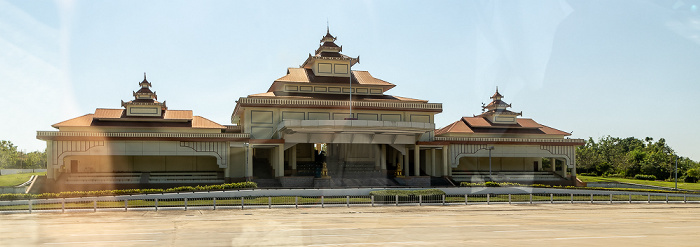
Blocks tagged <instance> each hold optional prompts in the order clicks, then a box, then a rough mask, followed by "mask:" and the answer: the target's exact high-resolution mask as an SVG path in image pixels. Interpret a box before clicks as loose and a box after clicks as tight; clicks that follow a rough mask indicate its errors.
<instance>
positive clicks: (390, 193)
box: [369, 189, 445, 196]
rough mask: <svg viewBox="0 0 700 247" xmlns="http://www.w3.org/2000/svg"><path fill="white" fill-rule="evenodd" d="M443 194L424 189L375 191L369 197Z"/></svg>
mask: <svg viewBox="0 0 700 247" xmlns="http://www.w3.org/2000/svg"><path fill="white" fill-rule="evenodd" d="M444 194H445V192H443V191H442V190H439V189H425V190H375V191H370V192H369V195H371V196H419V195H422V196H432V195H444Z"/></svg>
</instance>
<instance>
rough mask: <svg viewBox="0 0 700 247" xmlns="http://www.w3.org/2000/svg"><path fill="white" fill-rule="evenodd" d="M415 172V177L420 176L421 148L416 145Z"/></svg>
mask: <svg viewBox="0 0 700 247" xmlns="http://www.w3.org/2000/svg"><path fill="white" fill-rule="evenodd" d="M413 171H414V172H415V176H420V146H419V145H416V147H415V152H413Z"/></svg>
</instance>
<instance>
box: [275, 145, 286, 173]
mask: <svg viewBox="0 0 700 247" xmlns="http://www.w3.org/2000/svg"><path fill="white" fill-rule="evenodd" d="M275 160H277V164H276V166H275V172H276V173H277V175H276V177H284V144H280V145H279V146H277V155H276V156H275Z"/></svg>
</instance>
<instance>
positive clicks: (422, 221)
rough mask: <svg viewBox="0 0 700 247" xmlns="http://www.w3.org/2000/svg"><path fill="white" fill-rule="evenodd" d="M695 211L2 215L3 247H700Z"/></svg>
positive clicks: (592, 208)
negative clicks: (699, 244)
mask: <svg viewBox="0 0 700 247" xmlns="http://www.w3.org/2000/svg"><path fill="white" fill-rule="evenodd" d="M699 231H700V205H697V204H632V205H629V204H624V205H623V204H614V205H585V204H574V205H569V204H540V205H469V206H424V207H416V206H399V207H395V206H385V207H351V208H347V207H335V208H300V209H294V208H287V209H285V208H279V209H246V210H240V209H236V210H233V209H230V210H217V211H213V210H190V211H157V212H156V211H141V212H137V211H130V212H97V213H65V214H60V213H43V214H9V215H0V236H2V238H0V246H28V245H29V246H31V245H33V246H115V245H116V246H564V245H571V246H698V241H700V240H699V239H698V238H697V236H698V235H699Z"/></svg>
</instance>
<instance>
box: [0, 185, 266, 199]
mask: <svg viewBox="0 0 700 247" xmlns="http://www.w3.org/2000/svg"><path fill="white" fill-rule="evenodd" d="M257 187H258V185H257V184H256V183H255V182H240V183H229V184H219V185H203V186H202V185H197V186H180V187H175V188H168V189H125V190H96V191H64V192H58V193H42V194H0V201H9V200H27V199H49V198H70V197H92V196H118V195H134V194H153V193H172V192H188V191H212V190H228V189H245V188H257Z"/></svg>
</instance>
